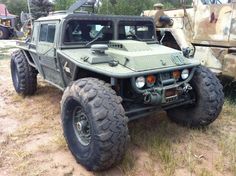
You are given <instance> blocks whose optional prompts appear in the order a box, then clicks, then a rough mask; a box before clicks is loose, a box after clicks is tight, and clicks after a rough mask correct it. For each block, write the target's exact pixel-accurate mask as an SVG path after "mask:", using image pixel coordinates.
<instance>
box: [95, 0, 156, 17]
mask: <svg viewBox="0 0 236 176" xmlns="http://www.w3.org/2000/svg"><path fill="white" fill-rule="evenodd" d="M154 2H155V0H117V1H114V0H103V1H102V2H101V4H102V5H101V7H100V8H99V13H101V14H113V15H140V14H141V13H142V11H143V10H147V9H151V8H152V7H153V4H154Z"/></svg>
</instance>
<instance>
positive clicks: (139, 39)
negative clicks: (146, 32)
mask: <svg viewBox="0 0 236 176" xmlns="http://www.w3.org/2000/svg"><path fill="white" fill-rule="evenodd" d="M129 32H130V33H131V34H132V35H133V36H135V38H136V39H137V40H138V41H144V40H143V39H141V38H139V37H138V36H137V35H136V34H135V33H134V32H133V31H129Z"/></svg>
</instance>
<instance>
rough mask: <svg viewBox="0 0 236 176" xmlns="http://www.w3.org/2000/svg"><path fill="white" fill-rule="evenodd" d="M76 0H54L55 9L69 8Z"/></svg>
mask: <svg viewBox="0 0 236 176" xmlns="http://www.w3.org/2000/svg"><path fill="white" fill-rule="evenodd" d="M75 1H76V0H54V1H53V2H54V6H55V10H66V9H68V8H69V7H70V6H71V5H72V4H73V3H74V2H75Z"/></svg>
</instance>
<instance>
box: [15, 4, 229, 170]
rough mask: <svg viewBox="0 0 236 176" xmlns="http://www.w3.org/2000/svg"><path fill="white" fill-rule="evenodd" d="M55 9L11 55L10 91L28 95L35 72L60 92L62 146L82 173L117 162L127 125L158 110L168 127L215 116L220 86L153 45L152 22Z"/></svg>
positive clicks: (189, 61) (190, 62) (196, 66)
mask: <svg viewBox="0 0 236 176" xmlns="http://www.w3.org/2000/svg"><path fill="white" fill-rule="evenodd" d="M81 5H83V6H84V5H86V6H88V5H90V3H88V2H87V1H86V0H84V1H78V2H77V3H75V5H73V6H72V7H71V8H70V9H69V10H68V11H67V12H58V13H56V12H54V13H51V15H49V16H48V17H43V18H40V19H38V20H36V21H35V22H34V28H33V32H32V36H31V40H30V41H27V42H22V43H19V46H18V47H19V50H18V51H16V52H14V53H13V54H12V59H11V71H12V80H13V84H14V87H15V90H16V92H18V93H19V94H22V95H23V96H27V95H33V94H34V93H35V92H36V89H37V74H38V73H39V74H40V75H41V76H42V77H43V78H44V79H45V80H46V81H47V82H49V83H51V84H52V85H54V86H56V87H58V88H59V89H61V90H63V91H64V94H63V97H62V101H61V120H62V126H63V131H64V136H65V139H66V141H67V144H68V147H69V149H70V151H71V153H72V154H73V155H74V157H75V158H76V160H77V161H78V162H79V163H81V164H82V165H83V166H85V167H86V168H87V169H88V170H104V169H107V168H110V167H112V166H113V165H115V164H117V163H119V162H120V161H121V159H122V158H123V156H124V154H125V151H126V147H127V142H128V139H129V134H128V126H127V123H128V121H131V120H134V119H137V118H140V117H145V116H146V118H147V116H148V115H149V114H151V113H153V112H154V111H160V110H165V111H167V114H168V116H169V117H170V119H171V120H173V121H174V122H177V123H179V124H182V125H187V126H190V127H204V126H207V125H209V124H210V123H212V122H213V121H214V120H215V119H216V118H217V117H218V115H219V113H220V112H221V109H222V105H223V101H224V100H223V99H224V95H223V92H222V86H221V84H220V82H219V80H218V79H217V78H216V77H215V75H214V74H213V73H212V72H211V71H210V70H209V69H207V68H205V67H203V66H200V63H198V62H197V60H196V59H193V58H187V57H185V56H184V55H183V53H182V52H181V51H178V50H175V49H172V48H168V47H166V46H162V45H160V44H158V43H159V42H158V41H157V38H156V32H155V25H154V21H153V19H152V18H149V17H139V16H104V15H96V14H90V13H85V12H76V11H75V10H76V9H77V8H78V7H80V6H81Z"/></svg>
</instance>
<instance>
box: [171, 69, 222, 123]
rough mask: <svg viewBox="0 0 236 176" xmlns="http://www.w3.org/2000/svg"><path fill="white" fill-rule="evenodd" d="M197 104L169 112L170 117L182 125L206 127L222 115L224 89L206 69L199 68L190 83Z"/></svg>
mask: <svg viewBox="0 0 236 176" xmlns="http://www.w3.org/2000/svg"><path fill="white" fill-rule="evenodd" d="M190 84H191V86H192V87H193V91H194V94H195V98H196V102H195V104H194V105H190V106H188V105H186V106H182V107H177V108H174V109H170V110H168V111H167V114H168V117H169V118H170V119H171V120H172V121H174V122H176V123H178V124H181V125H184V126H189V127H204V126H207V125H209V124H210V123H212V122H213V121H214V120H215V119H216V118H217V117H218V116H219V114H220V112H221V110H222V106H223V103H224V93H223V91H222V90H223V87H222V85H221V84H220V81H219V80H218V78H217V77H216V76H215V75H214V74H213V73H212V72H211V71H210V70H209V69H208V68H206V67H204V66H199V67H197V70H196V72H195V74H194V77H193V79H192V80H191V82H190Z"/></svg>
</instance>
